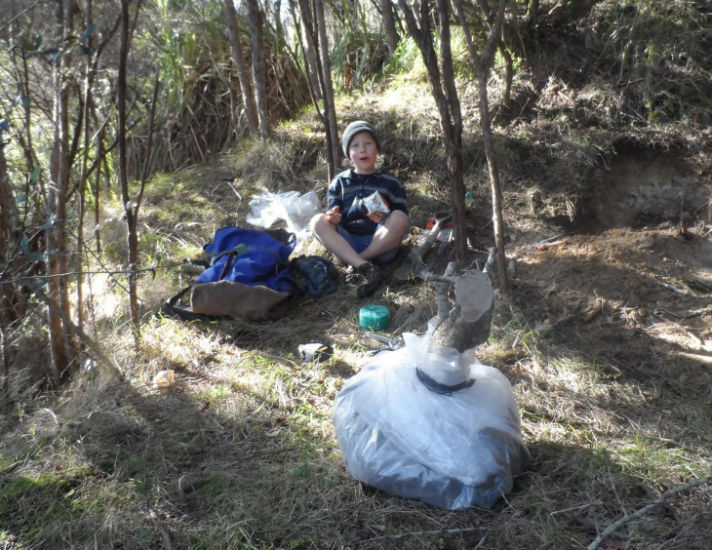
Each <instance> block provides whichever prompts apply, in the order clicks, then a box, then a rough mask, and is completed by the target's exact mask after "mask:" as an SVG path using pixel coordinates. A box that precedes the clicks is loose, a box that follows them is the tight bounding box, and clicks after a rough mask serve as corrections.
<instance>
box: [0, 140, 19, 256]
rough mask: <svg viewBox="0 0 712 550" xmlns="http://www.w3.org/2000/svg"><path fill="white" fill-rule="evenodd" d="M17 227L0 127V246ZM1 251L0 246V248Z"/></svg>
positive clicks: (7, 240) (9, 237)
mask: <svg viewBox="0 0 712 550" xmlns="http://www.w3.org/2000/svg"><path fill="white" fill-rule="evenodd" d="M16 228H17V204H16V203H15V195H14V193H13V192H12V187H11V186H10V177H9V176H8V173H7V161H6V159H5V146H4V143H3V134H2V130H1V129H0V247H3V248H4V247H6V246H7V245H8V244H9V243H10V242H11V241H12V235H13V233H14V231H15V229H16ZM0 251H2V248H0Z"/></svg>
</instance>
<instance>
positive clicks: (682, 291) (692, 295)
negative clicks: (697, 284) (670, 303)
mask: <svg viewBox="0 0 712 550" xmlns="http://www.w3.org/2000/svg"><path fill="white" fill-rule="evenodd" d="M649 279H650V280H651V281H652V282H654V283H655V284H656V285H660V286H661V287H663V288H666V289H668V290H671V291H672V292H675V293H677V294H681V295H683V296H689V297H690V298H708V297H709V294H700V293H699V292H691V291H689V290H685V289H684V288H679V287H676V286H673V285H671V284H668V283H666V282H663V281H659V280H658V279H655V278H653V277H649Z"/></svg>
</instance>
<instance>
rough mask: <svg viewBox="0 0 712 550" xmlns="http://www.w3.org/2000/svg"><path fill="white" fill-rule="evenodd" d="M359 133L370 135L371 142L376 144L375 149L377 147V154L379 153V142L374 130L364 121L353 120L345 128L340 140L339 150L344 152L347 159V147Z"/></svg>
mask: <svg viewBox="0 0 712 550" xmlns="http://www.w3.org/2000/svg"><path fill="white" fill-rule="evenodd" d="M359 132H368V133H369V134H371V135H372V136H373V140H374V141H375V142H376V147H378V152H379V153H380V151H381V142H380V141H378V134H377V133H376V129H375V128H374V127H373V126H371V125H370V124H369V123H368V122H366V121H365V120H355V121H353V122H352V123H351V124H349V125H348V126H347V127H346V130H344V137H343V138H341V148H342V149H343V151H344V156H345V157H346V158H349V145H351V140H352V139H353V138H354V136H355V135H356V134H358V133H359Z"/></svg>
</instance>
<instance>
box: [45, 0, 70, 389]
mask: <svg viewBox="0 0 712 550" xmlns="http://www.w3.org/2000/svg"><path fill="white" fill-rule="evenodd" d="M56 13H57V33H56V37H55V38H56V40H57V41H58V42H59V41H61V40H63V38H64V37H65V36H69V33H70V32H71V15H72V13H71V8H70V2H69V1H68V0H58V2H57V12H56ZM68 64H69V58H68V54H65V55H62V56H60V57H59V59H58V62H57V64H56V66H55V70H54V88H55V89H54V108H53V123H54V136H53V145H52V154H51V159H50V168H49V170H50V173H49V185H48V196H47V209H48V212H47V214H48V218H49V219H50V220H54V221H53V223H52V224H51V225H50V227H49V228H48V229H47V234H46V246H47V274H48V275H51V276H56V275H61V274H63V273H66V272H67V236H66V220H67V204H66V200H67V192H68V189H69V120H68V113H67V111H68V103H69V89H68V83H67V82H66V81H65V73H66V68H67V66H68ZM48 292H49V296H50V299H52V300H53V301H54V302H56V303H57V304H59V308H60V309H61V311H62V312H63V313H64V314H65V315H66V317H67V318H69V293H68V291H67V283H66V280H65V279H64V277H61V276H60V277H51V278H50V280H49V284H48ZM47 315H48V325H49V337H50V349H51V352H52V364H51V365H50V368H49V372H48V373H47V376H48V379H49V381H50V383H51V384H53V385H54V386H58V385H59V384H60V382H61V380H62V377H63V376H64V375H65V374H66V373H67V370H68V367H69V364H70V362H71V359H72V358H71V355H72V352H71V340H70V336H69V333H68V331H67V327H66V326H65V325H64V323H63V322H62V317H61V315H58V314H57V312H55V311H53V310H51V309H50V310H48V312H47Z"/></svg>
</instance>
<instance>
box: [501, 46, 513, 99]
mask: <svg viewBox="0 0 712 550" xmlns="http://www.w3.org/2000/svg"><path fill="white" fill-rule="evenodd" d="M499 52H500V53H501V54H502V57H503V58H504V63H505V65H504V93H503V94H502V101H503V102H504V106H505V107H509V105H510V104H511V103H512V81H513V80H514V61H513V60H512V54H511V53H509V50H508V49H507V46H506V45H505V44H504V43H503V42H501V43H500V45H499Z"/></svg>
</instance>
